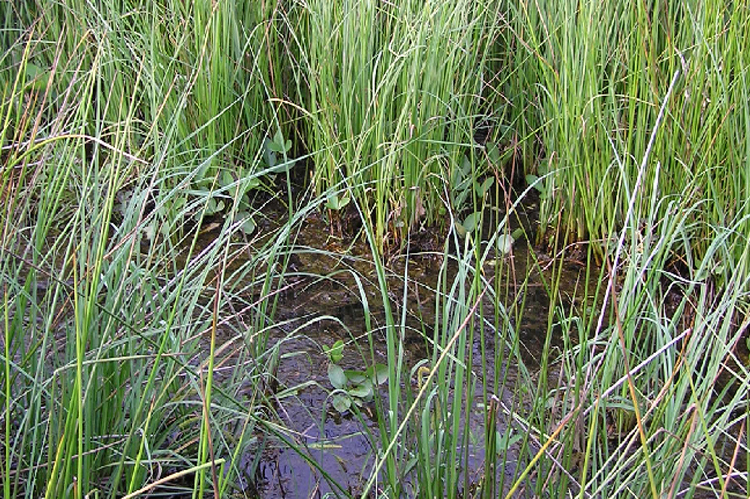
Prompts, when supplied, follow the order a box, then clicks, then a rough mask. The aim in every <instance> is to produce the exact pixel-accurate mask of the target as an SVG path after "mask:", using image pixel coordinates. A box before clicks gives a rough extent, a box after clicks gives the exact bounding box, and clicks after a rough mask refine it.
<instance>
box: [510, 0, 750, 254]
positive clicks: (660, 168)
mask: <svg viewBox="0 0 750 499" xmlns="http://www.w3.org/2000/svg"><path fill="white" fill-rule="evenodd" d="M511 8H512V9H513V10H512V14H511V16H510V19H511V27H512V29H513V31H514V33H516V34H517V39H516V40H515V46H516V48H517V50H518V52H519V55H518V56H517V58H518V60H519V62H518V65H517V69H518V71H516V72H515V73H514V75H515V76H514V77H512V78H511V79H510V80H509V85H508V88H509V92H512V93H513V95H519V96H523V98H525V99H527V100H528V101H529V102H531V103H532V105H533V106H534V107H533V110H534V113H533V114H530V115H529V116H528V119H527V125H526V126H527V127H528V128H531V129H534V128H536V127H540V128H541V131H542V133H541V149H542V150H541V151H539V152H538V155H539V156H540V157H539V166H538V167H537V169H538V170H540V171H541V172H542V173H546V172H548V171H552V172H554V175H550V176H548V177H546V181H545V183H544V187H543V193H542V216H541V222H542V226H541V228H540V229H541V231H542V232H545V231H547V230H548V228H549V229H550V230H552V231H555V230H557V231H565V230H570V231H573V232H575V235H576V237H577V238H579V239H581V238H584V237H588V238H591V239H593V240H595V241H598V244H597V245H596V248H597V252H598V253H599V255H600V256H601V254H603V251H604V246H605V245H606V242H605V241H606V240H607V238H608V237H610V236H611V235H612V234H614V232H615V231H617V230H619V229H620V228H622V226H623V224H624V223H625V222H626V220H625V219H626V216H625V215H626V211H627V209H628V206H627V200H628V197H629V196H628V193H627V192H624V191H623V190H622V187H623V185H622V184H621V183H620V180H619V179H620V177H621V175H622V174H623V173H624V174H625V175H627V176H628V177H630V178H635V177H636V175H637V174H638V172H639V167H640V163H639V162H640V158H643V157H644V155H645V153H646V147H647V145H648V137H649V135H650V131H651V130H652V128H653V127H654V125H655V123H656V116H657V114H658V111H659V107H660V104H661V97H662V96H663V95H664V93H665V92H666V89H667V88H668V87H669V86H670V82H671V80H672V76H673V75H674V74H675V72H678V73H679V75H680V76H679V79H678V81H677V87H676V89H675V91H674V93H673V94H672V97H671V99H670V101H669V102H668V103H667V111H666V115H665V118H664V121H665V122H664V124H663V126H662V132H661V133H660V134H659V135H658V136H657V137H656V140H655V142H654V143H653V144H651V151H650V155H649V158H648V161H649V163H648V168H647V170H646V172H645V178H644V189H645V190H644V191H643V196H642V197H641V198H640V200H639V201H638V205H639V206H638V207H637V210H638V211H640V212H646V211H647V210H648V208H649V200H650V199H651V196H652V195H655V196H658V197H663V196H669V195H676V194H680V195H684V194H687V195H689V196H691V199H692V201H693V202H694V203H703V202H707V204H706V208H707V209H705V210H703V211H702V212H701V213H696V214H695V215H696V216H697V217H698V218H699V219H700V220H702V221H704V222H706V223H709V224H710V223H714V222H716V223H720V224H722V225H724V226H728V225H729V224H730V223H731V221H732V220H735V219H738V218H737V217H739V218H741V217H742V216H743V215H745V214H746V213H745V212H744V211H739V210H745V209H746V205H745V204H744V203H737V202H736V201H738V200H742V199H745V198H746V197H747V192H748V190H747V189H748V184H747V168H746V164H747V160H748V151H749V150H748V147H747V140H746V137H747V130H748V121H747V116H748V112H747V102H748V100H747V98H746V97H747V68H748V63H749V62H750V61H749V60H748V58H747V51H746V50H744V48H743V40H744V39H746V37H747V35H748V26H749V25H748V16H747V12H748V11H747V9H748V6H747V5H746V4H744V3H740V4H735V3H732V2H723V1H715V2H708V3H705V4H703V3H701V4H694V3H690V2H687V3H681V4H679V5H678V4H674V5H669V6H664V5H662V4H660V3H658V2H651V3H649V2H646V3H639V4H637V5H635V6H631V5H627V4H614V3H611V4H610V3H601V2H583V3H579V2H557V3H547V2H540V1H533V2H521V3H520V4H517V5H516V6H513V7H511ZM622 169H624V172H623V171H622ZM657 176H658V178H655V177H657ZM655 186H658V190H655V191H652V189H654V188H655ZM688 186H692V187H693V189H692V190H688V189H687V187H688ZM663 207H664V205H659V206H657V208H663ZM560 212H562V213H564V215H563V216H562V218H561V217H559V215H558V214H559V213H560ZM707 238H708V234H707ZM740 246H741V245H740Z"/></svg>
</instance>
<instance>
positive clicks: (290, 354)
mask: <svg viewBox="0 0 750 499" xmlns="http://www.w3.org/2000/svg"><path fill="white" fill-rule="evenodd" d="M205 239H206V240H210V234H207V237H206V238H205ZM295 244H296V246H295V249H294V252H293V255H294V256H293V258H292V259H291V260H290V266H289V271H288V273H287V280H288V287H287V289H286V291H285V292H284V293H283V295H281V298H280V302H279V307H278V309H277V312H276V315H275V323H276V324H280V326H278V327H275V328H273V330H272V331H271V333H270V334H271V336H270V337H269V339H268V345H269V347H270V346H273V345H278V346H279V362H278V368H277V371H276V372H275V380H274V382H273V383H272V384H273V387H274V391H275V393H276V396H275V398H274V400H275V406H276V407H275V408H274V409H275V411H276V413H277V414H278V416H279V418H280V420H281V421H280V423H281V426H283V427H285V428H286V429H288V430H287V431H284V432H283V435H284V438H287V439H289V440H290V441H292V442H294V445H295V447H297V450H294V449H292V448H290V446H289V445H287V444H285V443H283V442H281V441H280V440H279V439H277V438H273V437H270V438H267V439H265V440H264V441H263V442H262V446H263V449H264V450H263V453H262V456H261V459H260V462H259V463H256V459H257V452H248V453H247V455H245V456H243V457H242V458H241V462H240V463H239V465H240V467H241V469H243V470H246V472H247V473H248V476H246V481H245V482H243V483H241V484H240V486H241V488H244V489H245V491H246V492H250V493H253V494H256V493H257V495H259V496H260V497H263V498H271V497H287V498H297V497H321V496H323V495H324V494H325V493H327V492H335V493H339V494H340V493H341V492H343V493H344V494H352V495H357V494H358V493H361V491H362V488H363V485H364V483H365V482H366V481H367V479H368V478H369V477H370V474H371V470H372V468H373V466H374V463H375V460H374V456H375V455H376V452H377V449H374V448H373V443H378V442H380V440H379V438H378V425H377V420H376V416H375V406H374V403H373V402H372V401H370V400H362V401H361V402H362V404H361V408H360V411H359V414H358V415H356V414H355V413H354V411H352V410H351V409H350V410H345V411H343V412H341V411H340V410H337V409H336V408H335V407H334V405H335V404H334V399H333V397H332V391H333V386H332V384H331V381H330V380H329V374H328V365H329V363H330V360H329V358H328V356H327V355H326V354H325V349H326V348H327V347H330V346H331V345H334V344H335V343H336V342H337V341H339V340H342V341H343V342H344V343H345V347H344V350H343V352H342V354H343V357H342V359H341V360H340V361H339V362H338V365H339V366H341V367H342V368H343V369H352V370H364V369H365V368H366V367H367V366H368V365H371V364H372V356H373V355H374V361H375V362H378V363H382V364H386V363H387V358H386V344H385V332H384V327H385V323H386V321H385V316H384V313H383V306H382V297H381V296H380V291H379V288H378V286H377V285H376V282H375V281H376V274H375V270H374V266H373V264H372V261H371V257H370V256H369V255H370V252H369V249H368V247H367V246H366V243H365V241H363V240H362V238H360V239H359V240H357V241H355V243H354V244H353V245H351V246H348V247H347V246H344V244H343V242H342V240H341V239H339V238H336V237H334V236H332V235H331V234H330V232H329V230H328V229H327V225H326V222H325V221H324V220H323V219H322V218H321V217H318V216H313V217H311V218H309V219H307V220H306V221H305V222H304V223H303V225H302V228H301V231H300V233H299V236H298V237H297V239H296V243H295ZM532 252H533V249H530V248H529V246H528V245H526V244H525V243H517V244H516V246H515V247H514V250H513V252H512V253H511V254H510V255H506V256H500V255H496V257H495V258H492V259H491V261H489V262H488V263H487V264H486V265H485V268H484V275H485V279H486V280H487V283H488V284H491V283H493V282H494V279H493V276H494V274H495V272H496V271H497V269H498V268H501V267H502V269H503V270H502V272H503V276H505V277H504V280H503V281H502V282H504V283H506V284H504V285H503V289H504V290H505V292H504V293H503V296H502V297H500V298H498V299H499V300H500V301H501V302H503V303H502V306H504V307H505V308H506V309H511V308H512V307H513V303H514V301H515V303H516V304H518V303H520V301H521V300H523V303H524V307H523V316H522V317H523V319H522V320H521V323H520V324H515V325H513V326H512V327H513V330H514V331H515V334H514V333H508V328H507V327H505V328H504V327H503V325H502V324H494V323H493V322H492V320H491V318H492V317H493V312H492V310H493V308H494V303H493V299H492V298H491V297H490V293H487V294H485V297H484V302H483V304H482V306H483V307H484V309H485V316H486V317H489V318H490V320H488V321H486V322H485V324H484V325H477V326H476V327H475V334H474V335H473V339H474V341H473V345H472V355H471V357H472V361H471V370H472V380H473V381H475V382H476V386H477V390H476V394H475V396H474V398H473V404H472V406H471V408H470V411H469V420H468V425H469V428H470V439H469V440H470V443H469V455H468V460H467V464H468V466H467V469H462V470H461V473H462V474H463V475H464V476H465V478H466V480H465V482H464V483H465V484H467V485H468V487H470V488H471V487H473V486H474V485H475V484H476V483H478V481H479V479H480V477H481V474H482V473H483V464H484V461H485V455H484V443H483V442H484V435H485V424H486V423H485V421H486V410H487V409H486V407H487V405H486V403H487V401H486V400H484V399H483V396H482V390H481V388H480V387H481V386H482V384H483V383H488V384H489V386H491V387H493V388H492V389H490V390H489V393H490V395H495V396H496V397H497V398H498V399H499V401H500V403H501V405H500V407H501V410H500V414H499V415H498V419H497V431H498V432H500V434H501V435H508V437H509V438H511V439H512V438H514V436H515V435H519V434H520V432H522V431H523V428H522V425H521V424H519V423H518V422H516V423H515V424H511V422H510V416H509V415H508V413H509V408H511V407H513V406H514V404H523V403H524V400H523V399H524V397H523V395H522V394H521V393H518V390H517V387H518V384H517V383H518V378H519V376H526V377H531V379H533V376H534V375H535V372H534V369H535V366H536V365H537V364H538V361H539V356H540V355H541V354H542V352H543V349H544V344H545V341H546V331H547V329H548V327H547V321H548V309H549V299H548V295H547V292H546V291H545V287H544V278H543V276H545V270H544V268H543V267H544V264H539V263H538V260H536V257H535V256H534V255H533V253H532ZM532 261H536V262H537V263H536V265H532V264H531V263H530V262H532ZM443 264H444V262H443V258H442V256H440V255H439V254H438V253H429V252H428V253H420V254H417V255H413V256H411V257H410V258H408V260H407V258H406V257H396V258H392V259H391V260H390V261H389V262H388V264H387V270H388V275H389V277H388V280H389V286H388V290H389V295H390V302H391V305H392V306H393V307H395V308H394V310H393V313H394V316H395V317H397V318H400V317H401V316H402V313H403V314H404V316H405V317H406V328H405V329H404V345H405V355H404V358H403V375H402V382H401V388H402V390H411V391H412V393H413V394H415V395H416V393H417V392H418V391H419V388H420V386H421V382H422V378H423V377H424V376H423V372H422V371H420V369H419V367H420V366H428V364H427V362H428V359H429V358H430V355H431V347H430V346H429V345H430V342H429V340H430V339H431V338H432V337H433V334H434V325H435V303H436V295H435V288H436V285H437V283H438V276H439V275H440V272H441V266H442V265H443ZM529 268H534V269H536V270H533V271H531V272H527V269H529ZM527 274H528V275H529V276H530V278H529V280H528V281H527V282H526V283H525V284H524V285H522V284H521V281H523V280H524V279H525V278H526V276H527ZM445 275H446V276H447V278H448V281H449V282H450V281H451V280H452V278H453V276H454V275H455V265H453V264H449V265H448V270H447V271H446V274H445ZM355 276H356V277H357V279H355ZM545 277H546V278H549V276H548V275H547V276H545ZM444 279H445V277H444ZM562 279H563V281H564V282H566V283H567V284H565V285H563V289H564V290H569V291H570V295H571V296H572V295H573V289H574V288H575V287H576V286H580V283H581V281H582V279H583V267H581V266H579V265H577V264H575V262H573V263H571V264H569V265H566V268H565V270H563V277H562ZM358 281H359V283H360V286H361V288H360V287H359V286H358V284H357V282H358ZM404 282H407V283H408V284H407V290H406V293H404ZM363 294H364V296H365V297H366V300H367V303H368V310H367V311H366V310H365V308H364V307H363V301H364V300H363ZM404 296H406V301H405V303H406V310H405V311H404V310H402V309H401V308H400V305H401V304H402V303H404ZM366 314H367V315H368V317H369V319H370V321H371V328H372V331H373V334H372V335H371V336H370V337H369V338H368V337H367V335H366V331H367V327H366V322H365V315H366ZM516 337H517V339H518V340H519V341H518V348H519V352H520V356H521V358H522V359H523V362H524V364H525V366H526V370H524V371H519V367H518V362H517V361H509V362H504V363H503V365H495V361H494V353H495V349H496V348H499V347H500V346H501V345H504V348H506V349H509V348H510V344H511V343H512V342H513V341H514V340H515V339H516ZM370 341H372V350H371V347H370V345H371V344H370ZM483 345H484V353H485V356H484V359H483V357H482V346H483ZM552 347H553V348H554V347H555V345H554V344H553V345H552ZM466 360H467V361H468V358H467V359H466ZM251 390H253V387H250V386H249V387H248V392H250V391H251ZM385 393H386V392H385V385H383V386H382V387H381V394H382V395H385ZM248 396H251V393H248ZM534 447H535V446H533V445H532V448H534ZM299 450H303V454H304V455H300V452H298V451H299ZM528 458H529V456H518V455H517V452H515V451H514V450H513V448H511V451H510V452H509V454H508V456H507V457H506V466H505V467H504V468H503V469H502V470H499V471H498V479H500V478H502V477H501V476H500V475H502V474H503V473H504V474H505V481H504V483H505V487H506V488H507V487H508V485H509V483H510V482H511V481H512V478H513V476H514V475H515V474H516V472H517V467H518V463H523V462H527V461H528ZM256 464H257V465H258V468H257V469H258V472H257V473H255V474H254V475H253V476H249V475H250V474H252V470H254V469H256V468H255V465H256ZM251 482H254V484H253V485H250V484H251ZM334 482H335V483H336V484H338V486H339V487H341V488H340V489H336V488H334V486H332V485H331V483H334ZM405 486H406V487H407V492H408V490H409V486H410V484H409V483H406V484H405ZM374 490H377V484H376V485H375V488H374Z"/></svg>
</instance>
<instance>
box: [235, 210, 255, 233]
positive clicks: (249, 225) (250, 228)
mask: <svg viewBox="0 0 750 499" xmlns="http://www.w3.org/2000/svg"><path fill="white" fill-rule="evenodd" d="M237 219H238V220H243V219H244V222H242V225H241V226H240V230H242V232H244V233H245V234H252V233H253V232H255V229H256V228H257V226H256V225H255V221H254V220H253V217H252V215H250V213H248V212H246V211H239V212H237Z"/></svg>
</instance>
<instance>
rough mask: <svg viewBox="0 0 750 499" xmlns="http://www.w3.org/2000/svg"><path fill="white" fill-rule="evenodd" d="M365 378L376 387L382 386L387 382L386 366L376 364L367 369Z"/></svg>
mask: <svg viewBox="0 0 750 499" xmlns="http://www.w3.org/2000/svg"><path fill="white" fill-rule="evenodd" d="M367 376H368V377H369V378H370V380H371V381H372V382H373V383H375V384H376V385H382V384H383V383H385V382H386V381H388V366H386V365H385V364H380V363H378V364H375V365H374V366H372V367H368V368H367Z"/></svg>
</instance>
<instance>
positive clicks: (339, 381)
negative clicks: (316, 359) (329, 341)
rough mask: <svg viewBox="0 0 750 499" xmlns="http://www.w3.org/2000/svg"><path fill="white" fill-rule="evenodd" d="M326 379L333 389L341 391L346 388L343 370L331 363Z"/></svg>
mask: <svg viewBox="0 0 750 499" xmlns="http://www.w3.org/2000/svg"><path fill="white" fill-rule="evenodd" d="M328 379H329V381H330V382H331V384H332V385H333V387H334V388H339V389H343V388H344V387H345V386H346V374H344V370H343V369H341V367H339V366H338V364H334V363H333V362H331V363H330V364H328Z"/></svg>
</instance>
